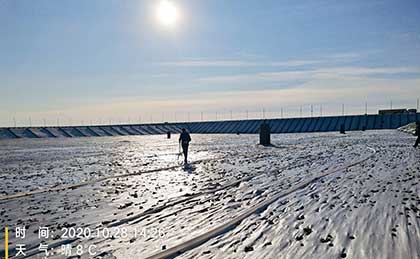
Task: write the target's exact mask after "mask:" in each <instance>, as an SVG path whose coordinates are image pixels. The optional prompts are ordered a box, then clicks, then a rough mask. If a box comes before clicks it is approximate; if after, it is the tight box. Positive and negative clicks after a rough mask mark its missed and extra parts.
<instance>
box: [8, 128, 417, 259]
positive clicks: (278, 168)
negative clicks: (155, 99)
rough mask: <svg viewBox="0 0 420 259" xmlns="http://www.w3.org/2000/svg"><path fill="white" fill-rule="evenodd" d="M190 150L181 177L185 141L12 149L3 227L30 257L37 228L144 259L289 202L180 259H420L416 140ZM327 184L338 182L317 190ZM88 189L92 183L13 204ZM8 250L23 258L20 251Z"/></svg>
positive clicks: (88, 141) (382, 135) (207, 140)
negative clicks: (21, 240) (22, 229)
mask: <svg viewBox="0 0 420 259" xmlns="http://www.w3.org/2000/svg"><path fill="white" fill-rule="evenodd" d="M192 138H193V142H192V143H191V145H190V147H191V150H190V156H191V157H190V161H192V163H191V166H190V167H183V166H181V165H180V163H181V160H182V159H181V158H179V159H178V152H179V150H178V148H179V147H178V143H177V139H176V137H174V138H172V139H170V140H168V139H166V136H122V137H101V138H79V139H42V140H40V139H26V140H5V141H2V145H1V146H0V179H1V183H2V187H1V189H0V196H1V197H3V198H5V197H6V199H5V200H1V197H0V216H1V225H8V226H9V227H10V228H11V229H13V228H14V227H16V226H22V225H25V226H26V227H27V228H28V230H27V235H28V236H27V239H26V240H25V243H27V244H28V246H29V245H31V246H37V245H39V240H38V239H37V238H38V234H37V232H36V230H37V229H38V226H49V227H50V229H51V230H52V231H53V235H54V237H55V239H51V240H48V242H47V243H49V244H55V243H57V242H59V241H63V240H67V241H68V242H70V241H73V242H72V243H71V244H72V245H75V246H76V245H78V244H81V245H83V246H84V247H88V246H90V245H95V246H96V251H97V253H98V254H100V255H101V257H98V258H146V257H148V256H152V255H155V254H157V253H159V252H162V251H165V250H169V249H170V248H171V247H174V246H176V245H180V244H188V243H186V242H189V241H191V239H194V238H196V237H198V236H200V235H205V234H206V233H209V231H211V230H213V229H215V228H217V227H219V226H223V225H224V224H226V223H227V222H229V221H231V220H234V219H236V218H237V217H238V216H240V215H243V213H244V212H245V211H247V210H250V209H251V208H253V207H254V206H255V205H256V204H259V203H264V202H265V201H267V200H269V199H270V198H273V197H276V196H280V197H279V198H278V199H275V200H274V202H272V203H270V204H269V205H267V206H266V207H264V208H263V209H260V210H256V211H255V213H251V214H250V215H249V216H247V217H245V218H244V219H243V220H242V221H240V222H239V224H237V225H235V226H234V227H231V228H228V229H225V230H224V231H223V233H222V234H220V235H217V236H212V237H211V238H209V239H208V240H206V241H205V242H204V243H202V244H201V245H199V246H196V247H190V249H188V250H187V251H185V252H184V253H182V254H181V255H179V258H319V259H322V258H344V257H345V258H378V259H379V258H380V259H383V258H420V184H419V182H420V181H419V178H420V159H419V158H420V150H418V149H417V150H416V149H414V148H412V144H413V143H414V140H415V138H414V137H413V136H410V135H409V134H405V133H403V132H399V131H393V130H383V131H366V132H350V133H348V134H346V135H341V134H338V133H310V134H281V135H273V136H272V142H273V146H271V147H263V146H259V145H256V143H257V141H258V136H257V135H192ZM372 149H373V150H375V151H376V153H373V151H372ZM363 158H368V159H367V160H366V161H363V162H360V161H361V159H363ZM353 163H356V164H355V165H353V166H350V167H347V166H349V165H351V164H353ZM174 166H175V167H174ZM340 167H345V168H346V169H340ZM161 168H171V169H162V170H159V169H161ZM155 169H157V170H156V171H150V170H155ZM325 172H332V173H331V174H329V175H326V176H325V177H322V178H320V179H318V178H317V177H319V176H321V175H323V174H325ZM127 174H133V175H129V176H122V177H121V175H127ZM119 176H120V177H119ZM105 177H110V178H107V179H104V178H105ZM312 179H314V180H313V181H312ZM85 181H92V182H90V183H89V184H88V185H84V186H80V187H77V188H76V187H75V188H66V189H65V190H58V191H53V192H44V193H39V194H34V195H29V196H26V197H19V198H15V199H7V197H11V195H14V194H16V193H21V192H31V191H36V190H48V189H52V188H57V187H62V186H69V185H74V184H79V183H82V182H85ZM308 181H310V183H309V184H308V185H305V186H303V187H302V188H296V187H299V186H300V185H301V184H303V183H306V182H308ZM290 190H292V191H291V192H290V194H288V195H281V194H282V193H285V192H289V191H290ZM72 225H73V226H74V227H89V228H90V229H92V231H93V230H96V229H103V228H104V227H108V228H109V229H111V230H112V231H113V233H114V234H116V233H115V232H116V230H117V228H119V229H120V230H121V229H124V230H127V231H128V233H129V234H128V235H127V237H114V238H112V237H108V238H104V237H94V238H93V237H91V238H79V239H76V240H72V239H70V238H67V239H65V238H61V234H62V233H63V232H62V230H61V228H62V227H63V226H67V227H69V226H72ZM135 231H137V236H134V235H135ZM95 233H96V232H95ZM156 233H158V234H159V233H160V234H162V236H159V235H157V234H156ZM1 235H3V233H2V234H1ZM0 238H1V239H3V236H0ZM10 242H11V244H10V247H11V248H14V245H16V243H17V240H16V238H15V237H14V236H12V237H11V240H10ZM2 249H4V246H0V250H2ZM28 250H29V249H28ZM0 253H1V252H0ZM53 253H54V254H53V255H52V256H49V257H48V258H63V256H60V254H59V249H55V250H54V252H53ZM12 254H13V252H12ZM82 257H85V258H89V255H88V254H87V253H84V255H83V256H82ZM32 258H42V254H39V253H38V254H36V255H33V256H32Z"/></svg>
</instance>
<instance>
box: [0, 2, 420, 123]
mask: <svg viewBox="0 0 420 259" xmlns="http://www.w3.org/2000/svg"><path fill="white" fill-rule="evenodd" d="M167 1H170V2H171V3H172V4H173V5H174V6H176V9H177V11H178V20H177V21H176V23H174V24H172V25H171V26H165V25H163V24H162V23H160V22H159V21H158V19H157V17H156V12H157V9H158V6H159V4H160V0H143V1H142V0H136V1H134V0H124V1H120V0H89V1H85V0H60V1H53V0H37V1H31V0H0V126H14V125H16V126H27V125H40V126H43V125H54V124H57V123H58V124H60V125H77V124H90V123H92V124H104V123H138V122H151V121H153V122H161V121H188V120H191V121H193V120H201V119H204V120H214V119H218V120H221V119H230V118H232V119H239V118H246V117H248V118H261V117H273V118H274V117H275V118H280V117H296V116H301V114H302V116H320V115H323V116H326V115H337V114H342V113H343V105H344V113H345V114H364V113H365V109H366V103H367V107H368V112H369V113H377V110H378V109H384V108H390V107H392V108H416V106H417V98H420V26H419V24H420V2H419V1H418V0H405V1H400V0H369V1H366V0H352V1H335V0H316V1H315V0H314V1H310V0H305V1H303V0H259V1H255V0H253V1H251V0H230V1H226V0H167ZM301 111H302V112H301ZM311 111H312V112H311Z"/></svg>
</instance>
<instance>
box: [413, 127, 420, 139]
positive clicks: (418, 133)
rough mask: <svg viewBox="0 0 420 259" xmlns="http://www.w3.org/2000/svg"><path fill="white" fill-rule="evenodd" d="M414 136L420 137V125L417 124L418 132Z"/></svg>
mask: <svg viewBox="0 0 420 259" xmlns="http://www.w3.org/2000/svg"><path fill="white" fill-rule="evenodd" d="M414 135H416V136H420V124H416V131H415V132H414Z"/></svg>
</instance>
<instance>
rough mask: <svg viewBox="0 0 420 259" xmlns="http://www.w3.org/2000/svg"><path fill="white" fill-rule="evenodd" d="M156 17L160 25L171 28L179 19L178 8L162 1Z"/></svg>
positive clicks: (164, 0) (167, 0) (165, 0)
mask: <svg viewBox="0 0 420 259" xmlns="http://www.w3.org/2000/svg"><path fill="white" fill-rule="evenodd" d="M156 17H157V19H158V21H159V22H160V23H161V24H162V25H164V26H167V27H172V26H174V25H175V24H176V23H177V21H178V18H179V12H178V8H177V7H176V5H175V4H174V3H173V2H171V1H169V0H162V1H161V2H160V3H159V5H158V8H157V12H156Z"/></svg>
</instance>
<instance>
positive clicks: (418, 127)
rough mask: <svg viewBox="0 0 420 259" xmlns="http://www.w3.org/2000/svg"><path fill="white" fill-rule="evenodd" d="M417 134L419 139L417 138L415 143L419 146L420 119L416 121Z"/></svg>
mask: <svg viewBox="0 0 420 259" xmlns="http://www.w3.org/2000/svg"><path fill="white" fill-rule="evenodd" d="M415 135H416V136H417V140H416V143H415V144H414V147H418V146H419V142H420V121H418V122H416V133H415Z"/></svg>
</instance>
